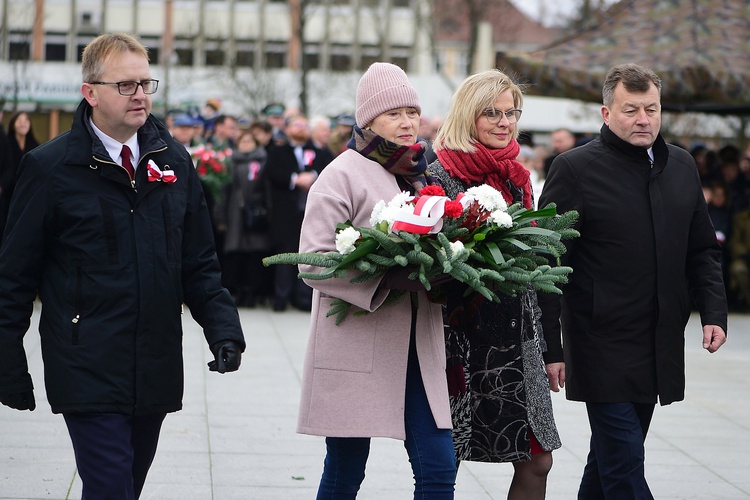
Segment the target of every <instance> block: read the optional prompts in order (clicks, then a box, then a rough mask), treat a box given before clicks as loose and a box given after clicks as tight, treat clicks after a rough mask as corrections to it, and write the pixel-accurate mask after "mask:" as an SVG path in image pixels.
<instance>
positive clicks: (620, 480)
mask: <svg viewBox="0 0 750 500" xmlns="http://www.w3.org/2000/svg"><path fill="white" fill-rule="evenodd" d="M654 406H655V405H653V404H646V403H586V411H587V413H588V416H589V424H590V425H591V450H590V451H589V456H588V460H587V462H586V467H585V468H584V470H583V478H582V479H581V486H580V489H579V490H578V499H579V500H599V499H607V500H613V499H618V500H619V499H622V500H653V498H654V497H653V495H652V494H651V490H649V487H648V484H647V483H646V477H645V467H644V459H645V448H644V442H645V441H646V434H647V433H648V428H649V425H650V424H651V417H652V416H653V414H654Z"/></svg>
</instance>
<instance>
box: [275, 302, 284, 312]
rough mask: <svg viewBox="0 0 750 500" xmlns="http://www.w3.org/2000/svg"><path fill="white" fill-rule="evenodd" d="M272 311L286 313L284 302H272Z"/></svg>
mask: <svg viewBox="0 0 750 500" xmlns="http://www.w3.org/2000/svg"><path fill="white" fill-rule="evenodd" d="M273 310H274V311H275V312H281V311H286V302H285V301H284V300H282V299H276V300H274V301H273Z"/></svg>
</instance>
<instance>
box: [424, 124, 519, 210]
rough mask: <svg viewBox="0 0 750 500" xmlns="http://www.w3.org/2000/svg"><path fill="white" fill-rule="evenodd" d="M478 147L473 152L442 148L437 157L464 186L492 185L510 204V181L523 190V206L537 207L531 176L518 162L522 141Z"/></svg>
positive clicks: (476, 144) (511, 196) (479, 145)
mask: <svg viewBox="0 0 750 500" xmlns="http://www.w3.org/2000/svg"><path fill="white" fill-rule="evenodd" d="M474 145H475V146H476V151H475V152H473V153H464V152H463V151H454V150H452V149H440V150H438V151H437V157H438V159H439V160H440V163H442V164H443V167H445V170H446V171H447V172H448V173H449V174H450V175H451V177H458V178H459V179H460V180H461V181H462V182H463V183H464V184H476V183H484V184H489V185H490V186H492V187H493V188H495V189H497V190H498V191H500V192H501V193H502V194H503V198H505V201H506V202H507V203H508V205H510V204H512V203H513V194H512V193H511V192H510V189H509V188H508V184H507V183H506V181H510V182H511V183H513V185H514V186H516V187H519V188H521V189H523V206H524V207H525V208H529V209H530V208H533V203H532V201H531V180H530V175H531V174H530V172H529V171H528V170H526V168H525V167H524V166H523V165H521V163H520V162H519V161H518V160H516V157H517V156H518V153H519V151H521V146H519V145H518V141H516V140H515V139H511V140H510V142H509V143H508V145H507V146H506V147H504V148H503V149H488V148H486V147H485V146H483V145H482V144H481V143H479V142H477V143H475V144H474Z"/></svg>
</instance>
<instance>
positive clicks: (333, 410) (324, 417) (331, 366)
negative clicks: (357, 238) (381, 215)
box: [297, 150, 451, 440]
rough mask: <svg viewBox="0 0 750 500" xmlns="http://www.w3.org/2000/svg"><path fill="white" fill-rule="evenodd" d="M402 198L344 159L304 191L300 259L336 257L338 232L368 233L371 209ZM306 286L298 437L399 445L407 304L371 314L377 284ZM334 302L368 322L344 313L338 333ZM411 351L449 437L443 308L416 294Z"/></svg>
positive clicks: (351, 155)
mask: <svg viewBox="0 0 750 500" xmlns="http://www.w3.org/2000/svg"><path fill="white" fill-rule="evenodd" d="M400 191H401V190H400V188H399V186H398V184H397V182H396V178H395V177H394V176H393V175H392V174H390V173H389V172H388V171H386V170H385V169H384V168H383V167H382V166H380V165H379V164H377V163H375V162H373V161H370V160H368V159H366V158H364V157H363V156H361V155H360V154H359V153H357V152H355V151H352V150H347V151H345V152H344V153H342V154H341V155H339V156H338V157H337V158H336V159H335V160H334V161H333V162H332V163H330V164H329V165H328V166H327V167H326V168H325V169H324V170H323V172H322V173H321V174H320V177H319V178H318V180H317V181H316V182H315V184H313V187H312V189H311V190H310V193H309V196H308V199H307V207H306V209H305V220H304V222H303V224H302V235H301V240H300V252H328V251H334V250H335V249H336V246H335V242H334V241H335V240H334V239H335V229H336V224H337V223H339V222H345V221H347V220H351V222H352V223H353V224H354V225H355V226H366V227H370V214H371V212H372V208H373V207H374V206H375V204H376V203H377V202H378V201H380V200H385V201H386V202H388V201H390V200H391V199H392V198H393V197H394V196H395V195H396V194H398V193H399V192H400ZM300 270H303V271H316V272H318V271H320V268H313V267H310V266H300ZM307 283H308V284H309V285H310V286H312V287H313V288H314V289H315V290H314V293H313V308H312V316H311V318H310V337H309V340H308V344H307V353H306V355H305V363H304V372H303V375H302V396H301V401H300V409H299V420H298V427H297V431H298V432H300V433H302V434H313V435H319V436H332V437H390V438H395V439H401V440H403V439H405V438H406V433H405V429H404V394H405V390H406V389H405V388H406V363H407V358H408V350H409V333H410V326H411V325H410V323H411V304H410V301H409V299H408V295H407V296H406V297H405V298H404V299H403V300H401V301H399V302H398V303H396V304H391V305H387V306H384V307H383V308H382V309H378V310H377V311H376V309H377V307H378V306H379V305H380V304H381V303H382V302H383V300H384V299H385V297H386V292H387V290H385V291H384V290H380V289H378V284H379V280H374V281H370V282H366V283H359V284H352V283H349V278H341V279H327V280H310V281H307ZM336 297H340V298H342V299H344V300H346V301H348V302H350V303H352V304H354V305H355V306H356V307H358V308H361V309H365V310H367V311H370V312H371V314H367V315H363V316H353V315H351V314H350V315H349V316H348V317H347V318H346V319H345V320H344V321H343V323H341V325H339V326H336V324H335V322H334V317H330V318H326V313H327V312H328V310H329V309H330V306H331V301H332V300H334V298H336ZM355 310H356V309H355ZM373 311H374V312H373ZM416 344H417V355H418V357H419V364H420V369H421V373H422V378H423V380H424V386H425V392H426V393H427V399H428V400H429V402H430V408H431V409H432V414H433V416H434V418H435V422H436V423H437V426H438V427H439V428H441V429H450V428H451V414H450V407H449V403H448V386H447V382H446V376H445V345H444V340H443V320H442V314H441V307H440V305H438V304H434V303H432V302H430V301H429V300H428V298H427V295H426V294H425V293H424V292H420V293H419V309H418V313H417V327H416Z"/></svg>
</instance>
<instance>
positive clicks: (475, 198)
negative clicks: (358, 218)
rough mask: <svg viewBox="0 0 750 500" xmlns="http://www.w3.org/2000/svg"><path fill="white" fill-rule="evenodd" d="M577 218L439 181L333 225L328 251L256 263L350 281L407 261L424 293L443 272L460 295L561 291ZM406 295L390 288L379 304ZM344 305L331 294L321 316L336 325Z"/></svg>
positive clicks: (346, 308)
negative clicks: (362, 223) (362, 221)
mask: <svg viewBox="0 0 750 500" xmlns="http://www.w3.org/2000/svg"><path fill="white" fill-rule="evenodd" d="M577 219H578V213H577V212H575V211H569V212H566V213H564V214H558V213H557V210H556V207H555V205H554V204H550V205H548V206H547V207H545V208H542V209H539V210H529V209H525V208H523V207H522V206H521V204H514V205H511V206H508V204H507V203H506V202H505V200H504V199H503V196H502V194H501V193H500V192H499V191H497V190H496V189H494V188H493V187H491V186H488V185H486V184H483V185H481V186H476V187H472V188H470V189H468V190H467V191H466V192H465V193H460V194H459V195H458V196H457V197H456V199H455V200H452V199H450V198H449V197H447V196H446V195H445V192H444V191H443V189H442V188H441V187H439V186H427V187H425V188H423V189H422V190H420V191H419V194H418V196H416V197H415V196H411V195H409V194H408V193H406V192H403V193H400V194H398V195H396V196H395V197H394V198H393V199H392V200H390V201H389V202H386V201H384V200H381V201H380V202H378V203H377V204H376V205H375V207H374V208H373V210H372V214H371V217H370V225H371V227H354V226H352V224H351V223H350V222H344V223H340V224H338V225H337V227H336V235H335V241H336V251H335V252H327V253H284V254H277V255H274V256H271V257H267V258H265V259H264V260H263V263H264V264H265V265H266V266H268V265H272V264H308V265H312V266H316V267H320V268H322V270H321V271H320V272H318V273H315V272H307V273H300V274H299V277H300V278H303V279H306V280H324V279H328V278H334V277H335V278H343V277H347V276H349V277H350V281H351V282H352V283H363V282H366V281H369V280H373V279H377V278H380V277H381V276H382V275H383V274H385V273H386V272H388V271H389V270H390V269H392V268H394V267H397V266H401V267H408V268H409V269H412V270H413V271H412V272H411V273H410V274H409V279H413V280H419V281H420V282H421V283H422V284H423V285H424V288H425V290H427V291H428V292H430V291H432V289H433V285H432V284H431V281H433V280H435V279H436V278H438V277H440V276H441V275H444V276H445V275H447V276H450V278H452V279H453V280H455V281H457V282H459V283H462V284H463V286H464V287H465V289H466V290H465V294H466V295H468V294H470V293H479V294H481V295H483V296H484V297H485V298H486V299H488V300H492V301H498V300H499V295H498V294H505V295H516V294H517V293H518V292H520V291H523V290H527V289H529V288H533V289H536V290H540V291H543V292H550V293H561V290H560V288H559V287H558V285H560V284H563V283H566V282H567V276H568V274H570V273H571V272H572V269H571V268H570V267H566V266H561V265H560V256H561V255H562V254H564V253H565V251H566V247H565V244H564V243H563V240H565V239H568V238H575V237H577V236H578V235H579V233H578V231H576V230H575V229H573V225H574V224H575V222H576V220H577ZM439 281H440V282H444V281H445V280H444V279H440V280H439ZM451 286H456V285H455V283H452V284H451ZM405 293H406V292H403V291H397V290H392V291H391V293H390V295H389V297H388V299H386V301H385V302H384V303H383V306H385V305H387V304H388V303H392V302H393V301H395V300H399V299H400V297H401V296H403V295H404V294H405ZM383 306H381V307H383ZM351 308H352V306H351V304H349V303H347V302H346V301H344V300H342V299H338V300H336V301H334V302H333V305H332V308H331V310H330V311H329V312H328V316H331V315H336V316H337V318H336V323H337V324H339V323H340V322H341V321H342V320H343V319H344V318H345V317H346V316H347V315H348V314H349V313H350V312H351ZM354 314H366V312H365V311H361V310H358V311H356V312H355V313H354Z"/></svg>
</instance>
